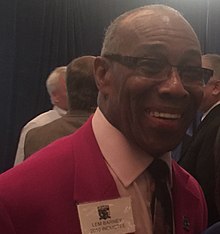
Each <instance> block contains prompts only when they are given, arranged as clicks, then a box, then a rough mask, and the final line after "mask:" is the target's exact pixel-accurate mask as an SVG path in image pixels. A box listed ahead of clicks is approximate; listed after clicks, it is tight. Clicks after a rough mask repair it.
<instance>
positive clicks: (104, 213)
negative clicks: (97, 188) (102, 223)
mask: <svg viewBox="0 0 220 234" xmlns="http://www.w3.org/2000/svg"><path fill="white" fill-rule="evenodd" d="M97 209H98V212H99V220H102V219H104V220H106V219H110V218H111V216H110V209H109V205H102V206H98V207H97Z"/></svg>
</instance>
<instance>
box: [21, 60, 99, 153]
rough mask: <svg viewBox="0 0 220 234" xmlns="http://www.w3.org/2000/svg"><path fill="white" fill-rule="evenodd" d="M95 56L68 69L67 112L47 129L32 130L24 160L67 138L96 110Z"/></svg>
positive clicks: (69, 65)
mask: <svg viewBox="0 0 220 234" xmlns="http://www.w3.org/2000/svg"><path fill="white" fill-rule="evenodd" d="M94 60H95V57H94V56H82V57H79V58H76V59H74V60H72V61H71V62H70V63H69V64H68V65H67V71H66V87H67V96H68V112H67V114H66V115H64V116H62V117H61V118H59V119H57V120H54V121H52V122H50V123H48V124H46V125H43V126H40V127H37V128H34V129H31V130H30V131H29V132H28V133H27V135H26V138H25V144H24V154H25V158H27V157H28V156H30V155H31V154H33V153H35V152H36V151H38V150H39V149H41V148H43V147H44V146H46V145H48V144H49V143H51V142H53V141H54V140H56V139H58V138H60V137H63V136H66V135H69V134H70V133H73V132H74V131H76V130H77V129H78V128H79V127H81V126H82V124H83V123H85V122H86V120H87V119H88V117H89V116H90V115H91V113H93V112H94V110H95V109H96V106H97V94H98V90H97V87H96V84H95V78H94V72H93V64H94Z"/></svg>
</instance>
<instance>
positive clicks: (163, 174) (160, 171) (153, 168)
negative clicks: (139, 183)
mask: <svg viewBox="0 0 220 234" xmlns="http://www.w3.org/2000/svg"><path fill="white" fill-rule="evenodd" d="M148 171H149V173H150V174H151V176H152V177H153V179H154V180H155V182H156V183H157V182H165V181H167V179H168V177H169V173H170V172H169V167H168V165H167V164H166V162H164V161H163V160H161V159H154V161H153V162H152V163H151V164H150V166H149V167H148Z"/></svg>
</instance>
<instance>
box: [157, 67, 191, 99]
mask: <svg viewBox="0 0 220 234" xmlns="http://www.w3.org/2000/svg"><path fill="white" fill-rule="evenodd" d="M166 76H167V79H165V80H164V81H163V82H161V84H160V86H159V93H160V94H161V95H163V96H166V97H171V98H185V97H187V96H188V94H189V93H188V91H187V90H186V89H185V87H184V85H183V83H182V81H181V78H180V76H179V74H178V71H177V69H176V68H175V67H172V68H171V70H170V72H169V73H168V74H166Z"/></svg>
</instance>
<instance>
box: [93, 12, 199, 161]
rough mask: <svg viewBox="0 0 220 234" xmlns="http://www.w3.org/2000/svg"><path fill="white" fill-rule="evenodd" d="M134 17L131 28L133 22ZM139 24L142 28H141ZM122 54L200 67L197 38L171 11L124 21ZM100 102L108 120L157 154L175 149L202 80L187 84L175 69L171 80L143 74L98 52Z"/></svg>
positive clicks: (96, 73)
mask: <svg viewBox="0 0 220 234" xmlns="http://www.w3.org/2000/svg"><path fill="white" fill-rule="evenodd" d="M134 20H135V21H136V23H137V22H138V23H137V24H136V25H135V27H132V25H133V24H132V23H131V22H132V21H134ZM137 25H139V27H137ZM122 34H123V36H125V40H124V44H123V46H122V47H121V52H120V54H122V55H129V56H136V57H143V56H150V57H155V58H166V59H167V60H168V61H169V62H170V63H171V64H174V65H192V66H201V52H200V46H199V42H198V40H197V37H196V36H195V34H194V32H193V31H192V29H191V27H190V26H189V25H188V24H187V23H186V22H185V21H184V20H183V19H182V18H180V17H178V16H176V15H175V14H173V13H170V12H168V13H167V16H166V17H162V16H160V12H151V11H148V12H145V13H144V14H141V15H136V16H132V17H131V16H130V17H129V18H128V19H126V20H124V23H123V25H122ZM95 75H96V82H97V85H98V88H99V91H100V92H99V107H100V109H101V111H102V113H103V114H104V115H105V117H106V118H107V119H108V121H109V122H110V123H111V124H112V125H113V126H115V127H116V128H117V129H119V130H120V131H121V132H122V133H123V134H124V135H125V136H126V137H127V139H128V140H129V141H130V143H132V144H135V145H137V146H138V147H140V148H141V149H142V150H144V151H145V152H147V153H149V154H151V155H152V156H153V157H159V156H161V155H162V154H164V153H165V152H167V151H169V150H171V149H173V148H174V147H175V146H176V145H177V144H178V143H179V142H180V141H181V138H182V137H183V135H184V133H185V131H186V129H187V128H188V126H189V124H190V122H191V121H192V119H193V117H194V115H195V112H196V110H197V109H198V106H199V104H200V101H201V98H202V95H203V92H202V85H194V86H188V87H187V86H183V84H182V82H181V80H180V77H179V75H178V73H177V71H176V70H175V68H173V70H172V72H171V73H170V74H169V77H168V79H166V80H164V81H156V80H153V79H150V78H148V77H143V76H140V75H139V74H136V73H135V70H134V69H129V68H128V67H126V66H123V65H121V64H119V63H117V62H113V61H109V60H108V59H105V58H103V57H97V59H96V61H95Z"/></svg>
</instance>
